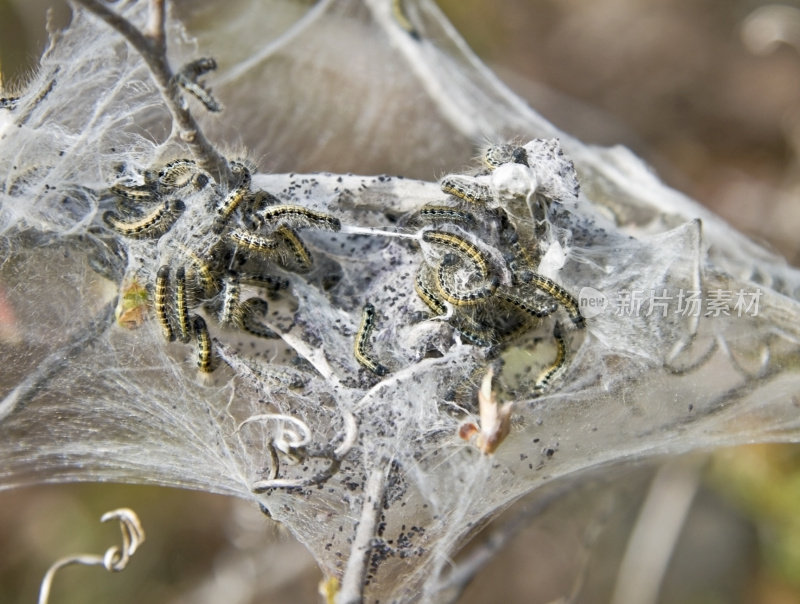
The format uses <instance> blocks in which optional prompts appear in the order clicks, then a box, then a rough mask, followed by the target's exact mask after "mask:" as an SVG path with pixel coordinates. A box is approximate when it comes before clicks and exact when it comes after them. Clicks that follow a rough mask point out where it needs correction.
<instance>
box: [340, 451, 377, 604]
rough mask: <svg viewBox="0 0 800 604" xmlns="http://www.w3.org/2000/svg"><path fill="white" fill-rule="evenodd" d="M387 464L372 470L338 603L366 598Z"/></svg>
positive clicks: (353, 602) (355, 603) (345, 603)
mask: <svg viewBox="0 0 800 604" xmlns="http://www.w3.org/2000/svg"><path fill="white" fill-rule="evenodd" d="M385 466H386V464H383V463H381V464H378V466H377V467H376V468H374V469H373V470H372V473H371V474H370V475H369V478H368V479H367V484H366V485H365V487H364V504H363V506H362V508H361V518H359V521H358V528H357V529H356V535H355V538H354V539H353V545H352V547H351V548H350V558H349V559H348V560H347V566H346V567H345V570H344V576H343V577H342V587H341V589H340V590H339V593H338V594H336V604H360V603H361V602H363V596H364V577H365V575H366V572H367V564H368V562H369V554H370V552H371V551H372V539H373V537H374V536H375V525H376V524H377V522H378V516H379V515H380V512H381V508H382V506H383V495H384V490H383V485H384V482H385V481H386V468H385Z"/></svg>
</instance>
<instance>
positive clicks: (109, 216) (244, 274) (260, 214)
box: [103, 159, 341, 373]
mask: <svg viewBox="0 0 800 604" xmlns="http://www.w3.org/2000/svg"><path fill="white" fill-rule="evenodd" d="M230 167H231V172H232V173H233V175H234V178H235V184H234V185H233V186H231V187H229V189H228V190H227V192H226V193H225V194H224V195H223V194H221V193H220V194H216V191H215V194H214V195H212V196H211V198H212V200H213V202H212V204H213V205H212V207H209V208H205V209H203V212H206V213H208V212H210V213H211V214H212V215H213V221H212V222H211V225H210V228H209V229H207V231H208V232H205V233H203V235H204V236H202V237H197V238H191V239H190V240H189V241H188V242H186V243H176V244H175V245H174V246H173V248H172V249H173V250H174V252H175V254H174V258H173V259H172V260H171V261H170V263H169V264H163V265H161V266H160V267H159V269H158V271H157V274H156V279H155V284H154V287H153V291H154V295H153V307H154V310H155V315H156V317H157V319H158V322H159V324H160V326H161V331H162V333H163V336H164V339H165V340H167V341H173V340H176V339H178V340H180V341H181V342H184V343H188V342H190V341H192V340H195V341H196V343H197V349H198V352H197V365H198V368H199V369H200V371H202V372H205V373H208V372H211V371H213V369H214V360H213V359H214V354H213V350H212V339H211V337H210V336H209V333H208V328H207V325H206V321H205V319H203V317H202V316H200V315H199V314H196V313H194V312H193V311H194V310H195V309H197V308H199V307H202V308H204V309H205V310H206V311H207V312H208V313H209V314H211V315H212V316H214V317H215V318H216V320H217V321H218V322H219V323H220V324H221V325H223V326H230V327H234V328H238V329H240V330H241V331H244V332H247V333H249V334H252V335H255V336H258V337H263V338H277V337H278V334H276V333H275V332H274V331H273V330H272V329H270V328H269V327H268V326H267V325H265V324H264V323H263V322H262V320H261V319H262V318H263V317H264V316H265V315H266V312H267V310H268V303H267V301H266V300H264V299H262V298H258V297H251V298H248V299H246V300H241V299H240V286H241V285H242V284H252V285H256V286H258V287H261V288H263V289H266V290H267V291H268V292H271V293H275V292H277V291H278V290H281V289H284V288H286V287H287V286H288V282H287V281H286V280H285V279H283V278H281V277H278V276H275V275H271V274H269V273H268V272H265V270H264V269H265V267H269V265H270V264H277V265H279V266H281V267H282V268H284V269H286V270H289V271H293V272H298V273H303V272H307V271H309V270H310V269H311V267H312V265H313V257H312V255H311V252H310V251H309V250H308V248H307V247H306V245H305V243H304V242H303V239H302V237H301V236H300V233H299V230H301V229H307V228H322V229H327V230H331V231H338V230H339V229H340V228H341V225H340V223H339V220H338V219H336V218H334V217H333V216H330V215H328V214H324V213H322V212H315V211H313V210H310V209H308V208H305V207H302V206H297V205H287V204H281V203H280V202H279V200H278V199H277V198H276V197H274V196H273V195H271V194H270V193H268V192H266V191H260V190H258V191H254V190H252V188H251V173H250V169H249V168H248V167H247V166H246V165H245V164H244V163H243V162H240V161H231V162H230ZM209 186H211V187H213V186H215V185H214V183H213V181H212V179H211V177H210V175H209V174H207V173H206V172H205V171H203V170H201V169H200V168H199V167H198V166H197V164H196V163H195V162H194V161H192V160H189V159H179V160H176V161H173V162H171V163H168V164H167V165H165V166H164V167H163V168H161V169H160V170H157V171H156V170H149V171H146V172H145V173H144V183H143V184H137V185H133V186H130V185H124V184H117V185H114V186H112V187H110V188H109V189H108V191H107V195H108V196H110V197H111V199H112V200H113V203H114V204H115V209H114V210H109V211H107V212H105V213H104V214H103V221H104V222H105V224H106V225H107V226H108V227H109V228H110V229H112V230H113V231H115V232H116V233H118V234H120V235H122V236H123V237H126V238H130V239H137V240H140V239H149V240H159V239H160V238H161V237H163V236H164V235H165V234H166V233H168V232H169V231H170V230H171V229H172V228H173V227H174V225H175V224H176V223H177V222H178V220H179V219H180V218H181V217H182V216H183V215H184V214H185V213H186V211H187V203H185V202H184V199H186V198H189V197H191V196H192V195H193V194H194V193H197V192H198V191H201V190H203V189H205V188H206V187H209Z"/></svg>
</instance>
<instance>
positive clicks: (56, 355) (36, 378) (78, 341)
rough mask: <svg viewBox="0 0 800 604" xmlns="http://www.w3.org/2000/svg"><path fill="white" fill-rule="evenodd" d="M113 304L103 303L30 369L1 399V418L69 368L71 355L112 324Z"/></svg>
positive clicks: (20, 406) (27, 400)
mask: <svg viewBox="0 0 800 604" xmlns="http://www.w3.org/2000/svg"><path fill="white" fill-rule="evenodd" d="M116 303H117V301H116V300H113V301H111V302H109V303H108V304H106V305H105V306H104V307H103V308H102V309H101V310H100V311H99V312H98V313H97V314H96V315H95V316H94V318H93V319H92V320H91V321H90V322H89V324H88V325H86V327H82V328H80V329H77V330H76V331H75V332H74V333H73V334H71V335H70V337H69V339H68V340H67V341H66V342H65V343H64V345H63V346H61V347H60V348H59V349H58V350H56V351H55V352H53V353H51V354H49V355H48V356H47V357H46V358H45V359H43V360H42V361H40V362H39V365H38V366H37V367H36V370H35V371H32V372H31V373H30V374H29V375H28V377H26V378H25V379H24V380H22V382H20V383H19V384H17V386H16V387H15V388H14V389H13V390H12V391H11V392H9V393H8V394H7V395H6V397H5V398H4V399H3V400H2V401H0V421H2V420H3V419H5V418H6V417H8V416H9V415H10V414H11V413H12V412H13V411H14V410H16V409H18V408H22V407H23V406H24V405H26V404H27V403H28V402H29V401H30V400H31V399H32V398H33V397H34V396H36V395H37V394H38V393H39V392H40V389H41V387H42V386H43V385H44V384H46V383H47V382H48V381H49V380H50V379H51V378H53V377H55V376H56V375H58V374H59V373H60V372H61V371H63V370H64V369H66V368H67V367H69V365H70V360H71V359H72V357H73V356H75V355H76V354H79V353H80V352H81V351H83V350H84V349H85V348H86V347H87V346H88V345H89V344H91V343H92V342H94V341H95V340H97V339H98V338H99V337H100V336H101V335H103V334H104V333H105V332H106V330H107V329H108V328H109V327H111V325H113V321H112V320H111V318H112V317H113V316H114V307H115V306H116Z"/></svg>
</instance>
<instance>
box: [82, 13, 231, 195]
mask: <svg viewBox="0 0 800 604" xmlns="http://www.w3.org/2000/svg"><path fill="white" fill-rule="evenodd" d="M75 1H76V2H77V3H78V4H79V5H81V6H83V7H84V8H85V9H86V10H88V11H89V12H91V13H92V14H94V15H95V16H97V17H99V18H100V19H102V20H103V21H105V22H106V23H107V24H108V25H110V26H111V27H113V28H114V29H115V30H117V31H118V32H119V33H120V35H122V37H124V38H125V39H126V40H127V41H128V43H129V44H131V46H133V47H134V48H135V49H136V50H137V51H138V52H139V54H140V55H141V56H142V58H143V59H144V61H145V63H146V64H147V67H148V68H149V70H150V74H151V75H152V76H153V80H154V81H155V83H156V86H157V87H158V89H159V92H160V93H161V96H162V97H163V99H164V102H165V104H166V105H167V108H168V109H169V112H170V114H171V115H172V120H173V127H174V128H177V131H178V136H179V138H180V139H181V140H182V141H183V142H185V143H186V144H187V145H188V146H189V148H190V149H191V152H192V154H193V155H194V157H195V159H196V160H197V163H198V164H199V165H200V166H201V167H202V168H203V169H204V170H206V171H208V172H210V173H212V174H214V175H215V176H217V177H218V179H219V180H220V181H222V182H226V183H232V182H233V180H234V178H233V175H232V174H231V171H230V168H229V166H228V162H227V160H226V159H225V158H224V157H223V156H222V155H221V154H220V153H219V152H218V151H217V149H216V148H215V147H214V146H213V145H212V144H211V143H210V142H209V140H208V139H207V138H206V136H205V134H203V131H202V130H201V129H200V125H199V124H198V123H197V121H196V120H195V119H194V116H193V115H192V113H191V112H190V111H189V108H188V107H187V106H186V105H185V104H184V102H183V99H182V97H181V92H180V88H179V86H178V84H177V82H176V81H175V78H174V77H173V76H174V73H173V72H172V69H171V68H170V66H169V62H168V61H167V43H166V34H165V12H166V11H165V2H164V0H150V12H149V16H148V23H147V26H146V29H145V33H142V32H141V31H140V30H139V29H138V28H137V27H136V26H134V25H133V24H132V23H131V22H130V21H128V20H127V19H125V18H124V17H122V16H121V15H119V14H117V13H115V12H114V11H112V10H111V9H109V8H108V7H106V6H105V5H104V4H102V3H101V2H99V0H75Z"/></svg>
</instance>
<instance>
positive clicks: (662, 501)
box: [611, 458, 702, 604]
mask: <svg viewBox="0 0 800 604" xmlns="http://www.w3.org/2000/svg"><path fill="white" fill-rule="evenodd" d="M701 462H702V458H700V459H699V460H698V459H697V458H693V459H690V460H688V461H687V460H686V459H678V460H676V461H674V462H670V463H667V464H665V465H664V466H663V467H662V468H661V469H660V470H659V471H658V474H656V477H655V478H654V479H653V482H652V484H651V485H650V490H649V492H648V493H647V498H646V499H645V502H644V504H642V509H641V511H640V512H639V518H638V519H637V520H636V525H635V526H634V529H633V533H632V534H631V537H630V539H629V540H628V548H627V550H626V551H625V556H624V557H623V559H622V563H621V564H620V568H619V572H618V573H617V583H616V585H615V586H614V593H613V596H612V598H611V602H612V604H628V603H630V602H636V603H637V604H655V602H656V601H658V592H659V589H660V587H661V581H662V579H663V578H664V573H666V571H667V567H668V565H669V561H670V558H671V557H672V552H673V550H674V549H675V544H676V543H677V541H678V537H679V536H680V532H681V531H680V529H681V527H682V526H683V524H684V522H685V521H686V516H687V514H688V513H689V509H690V508H691V505H692V500H693V499H694V496H695V494H696V493H697V488H698V485H699V482H700V464H701Z"/></svg>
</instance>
